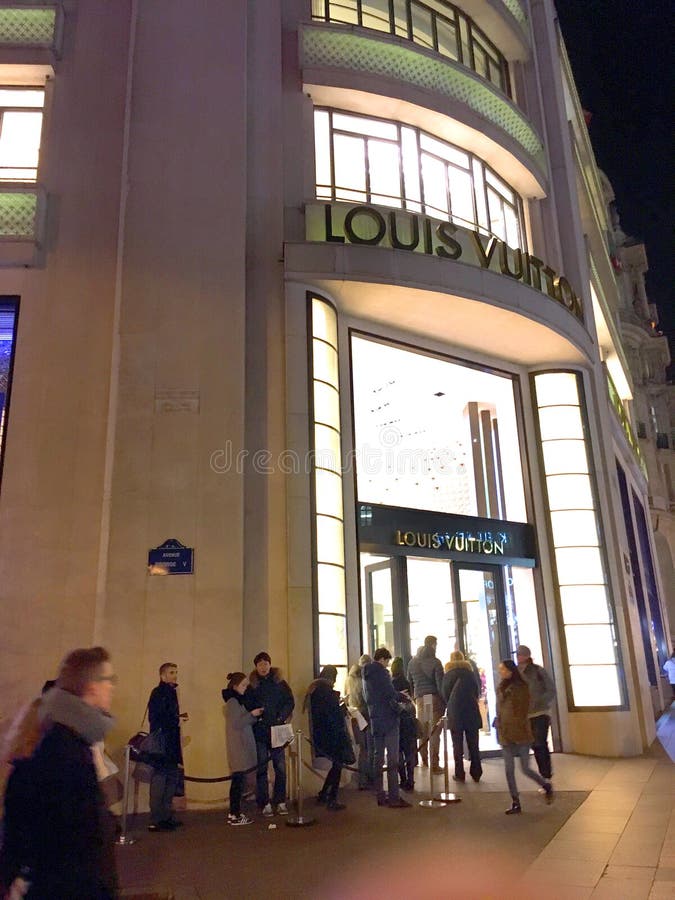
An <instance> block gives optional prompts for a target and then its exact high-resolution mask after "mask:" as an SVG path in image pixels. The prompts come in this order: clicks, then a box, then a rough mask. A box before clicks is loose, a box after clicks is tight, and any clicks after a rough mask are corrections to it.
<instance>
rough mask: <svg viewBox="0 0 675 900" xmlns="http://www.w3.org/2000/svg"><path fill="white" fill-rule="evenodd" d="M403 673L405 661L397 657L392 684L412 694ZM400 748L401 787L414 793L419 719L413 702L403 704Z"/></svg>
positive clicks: (393, 662)
mask: <svg viewBox="0 0 675 900" xmlns="http://www.w3.org/2000/svg"><path fill="white" fill-rule="evenodd" d="M403 672H404V668H403V660H402V658H401V657H400V656H395V657H394V658H393V659H392V661H391V683H392V684H393V685H394V690H395V691H399V692H400V693H402V694H403V693H407V694H410V691H411V687H410V682H409V681H408V679H407V678H406V677H405V675H404V674H403ZM398 746H399V751H400V757H399V759H400V762H399V764H398V774H399V780H400V784H401V787H402V788H403V790H404V791H414V790H415V766H416V765H417V719H416V717H415V707H414V705H413V703H412V701H411V702H410V703H404V704H403V708H402V711H401V719H400V723H399V744H398Z"/></svg>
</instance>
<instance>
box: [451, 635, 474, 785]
mask: <svg viewBox="0 0 675 900" xmlns="http://www.w3.org/2000/svg"><path fill="white" fill-rule="evenodd" d="M442 692H443V699H444V700H445V702H446V704H447V710H446V715H447V717H448V728H449V729H450V734H451V736H452V750H453V753H454V757H455V774H454V775H453V776H452V777H453V778H454V780H455V781H465V780H466V775H465V773H464V759H463V751H464V735H466V745H467V747H468V749H469V759H470V761H471V762H470V765H469V772H470V774H471V777H472V778H473V780H474V781H480V777H481V775H482V774H483V767H482V766H481V764H480V753H479V752H478V731H479V729H480V727H481V725H482V720H481V717H480V710H479V708H478V695H479V691H478V682H477V681H476V676H475V674H474V671H473V668H472V666H471V663H470V662H468V661H467V660H466V659H465V658H464V654H463V653H462V652H461V651H460V650H455V651H454V652H453V653H451V654H450V662H449V663H448V670H447V672H446V673H445V675H444V677H443V685H442Z"/></svg>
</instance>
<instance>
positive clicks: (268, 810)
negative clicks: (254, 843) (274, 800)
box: [262, 803, 274, 819]
mask: <svg viewBox="0 0 675 900" xmlns="http://www.w3.org/2000/svg"><path fill="white" fill-rule="evenodd" d="M262 814H263V816H265V818H266V819H270V818H271V817H272V816H273V815H274V810H273V809H272V804H271V803H266V804H265V805H264V806H263V808H262Z"/></svg>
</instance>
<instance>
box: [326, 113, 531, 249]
mask: <svg viewBox="0 0 675 900" xmlns="http://www.w3.org/2000/svg"><path fill="white" fill-rule="evenodd" d="M314 135H315V145H316V196H317V198H319V199H330V200H346V201H350V200H355V201H357V202H359V203H373V204H379V205H382V206H392V207H395V208H397V209H408V210H411V211H413V212H423V213H426V214H427V215H429V216H433V217H435V218H441V219H450V220H452V221H453V222H455V223H456V224H457V225H460V226H463V227H465V228H471V229H474V228H475V229H477V230H479V231H481V232H483V233H484V234H494V235H496V236H497V237H499V238H501V239H502V240H503V241H505V242H506V243H507V244H509V246H511V247H520V248H522V249H524V247H525V243H524V233H525V232H524V229H523V225H522V222H523V216H522V203H521V200H520V197H519V196H518V194H516V192H515V191H514V190H513V189H512V188H511V187H509V185H508V184H507V183H506V182H505V181H503V180H502V179H501V178H499V177H498V176H497V175H496V174H495V173H494V172H493V171H492V169H490V168H489V167H488V166H487V165H486V164H485V163H484V162H483V161H482V160H481V159H479V158H478V157H476V156H474V155H473V154H472V153H467V152H466V151H465V150H462V149H460V148H459V147H455V146H453V145H452V144H449V143H447V142H446V141H441V140H439V139H438V138H436V137H433V136H432V135H430V134H427V133H426V132H424V131H421V130H420V129H419V128H412V127H410V126H409V125H402V124H400V123H399V122H391V121H387V120H384V119H374V118H370V117H367V116H360V115H352V114H351V113H343V112H339V111H337V110H328V109H317V110H316V111H315V113H314Z"/></svg>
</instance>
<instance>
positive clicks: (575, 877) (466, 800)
mask: <svg viewBox="0 0 675 900" xmlns="http://www.w3.org/2000/svg"><path fill="white" fill-rule="evenodd" d="M659 739H660V740H658V741H657V742H656V743H655V744H654V746H653V747H652V749H651V751H650V752H649V753H648V754H646V755H645V756H642V757H638V758H634V759H622V760H611V759H601V758H596V757H582V756H572V755H567V754H556V755H555V756H554V769H555V775H554V785H555V788H556V799H555V803H554V804H553V805H552V806H546V805H545V804H544V803H543V800H542V798H541V796H540V795H539V794H538V793H537V787H536V785H534V784H533V783H532V782H528V783H527V784H526V783H525V781H526V780H525V779H524V778H523V777H522V775H520V774H519V773H518V772H517V777H518V782H519V785H520V788H521V800H522V803H523V814H522V815H521V816H505V815H504V810H505V809H506V808H507V806H508V805H509V804H510V798H509V796H508V793H507V792H506V790H505V781H504V773H503V763H502V761H501V760H499V759H488V760H484V763H483V765H484V776H483V778H482V780H481V782H480V784H474V783H473V782H471V781H469V782H468V783H466V784H461V785H456V784H455V783H454V782H451V790H454V791H456V792H457V793H458V795H459V796H461V798H462V802H461V803H456V804H451V805H449V806H447V807H444V808H440V809H426V808H422V807H420V806H419V803H418V801H419V800H420V799H423V798H424V797H425V796H428V790H427V784H428V774H427V771H428V770H425V769H417V770H416V791H415V793H414V794H413V795H411V794H408V795H405V794H404V795H403V796H407V798H408V799H409V800H412V801H414V805H413V806H412V807H411V808H410V809H401V810H394V809H388V808H378V807H377V805H376V803H375V798H374V796H373V795H372V794H371V793H368V792H357V791H355V790H351V789H345V790H344V791H343V792H341V794H342V799H343V800H344V802H345V803H346V804H347V807H348V808H347V809H346V810H345V811H342V812H329V811H327V810H326V809H325V808H324V807H321V806H318V805H317V804H316V803H315V802H314V801H313V800H312V799H309V800H308V801H307V802H306V805H305V815H310V816H314V817H315V818H316V824H315V825H312V826H309V827H306V828H288V827H286V825H285V820H284V818H283V817H280V816H276V817H275V818H274V819H272V820H266V819H265V820H263V819H262V817H261V816H259V815H258V814H257V813H256V811H255V809H254V808H250V807H249V808H248V809H247V810H246V811H247V812H248V813H249V814H254V815H255V822H254V824H252V825H248V826H243V827H239V828H232V827H229V826H228V825H227V824H226V822H225V812H223V811H213V812H187V813H184V814H182V816H181V818H183V819H184V821H185V827H184V828H181V829H179V830H178V831H176V832H173V833H158V834H151V833H149V832H147V830H145V825H146V824H147V823H146V817H145V816H139V817H137V821H136V822H133V821H132V823H131V824H132V828H131V833H132V835H133V836H134V837H137V838H138V841H137V843H135V844H133V845H131V846H123V847H118V848H117V853H118V868H119V872H120V877H121V881H122V886H123V889H124V890H123V896H124V897H132V896H133V897H137V898H140V897H147V898H149V897H157V898H159V897H162V898H168V897H173V898H175V900H187V898H198V900H228V898H246V900H256V898H263V897H264V898H266V900H267V898H311V900H324V898H325V900H337V898H340V900H361V898H363V900H365V898H371V897H374V896H375V895H376V894H380V893H384V892H386V893H392V892H393V893H395V894H397V895H399V896H404V897H406V900H417V898H419V900H422V898H423V900H435V898H439V900H440V898H454V897H457V898H461V900H467V898H471V897H487V896H495V897H500V898H501V900H508V898H511V897H513V898H516V897H517V898H519V900H525V898H529V897H537V898H538V900H557V898H561V900H562V898H566V900H584V898H591V897H592V898H593V900H596V898H597V900H610V898H611V900H624V898H625V900H665V898H675V766H674V765H673V759H675V708H674V709H673V710H672V711H670V713H668V714H666V715H665V716H664V717H663V718H662V720H661V722H660V723H659ZM668 752H670V753H671V754H672V758H671V757H670V756H669V755H668ZM435 783H436V785H437V789H442V777H440V778H439V777H438V776H437V777H436V780H435ZM318 784H319V781H318V780H317V781H316V785H317V786H318ZM530 785H532V787H530ZM311 789H312V788H310V790H311ZM270 824H272V825H276V828H270V827H269V826H270Z"/></svg>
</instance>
